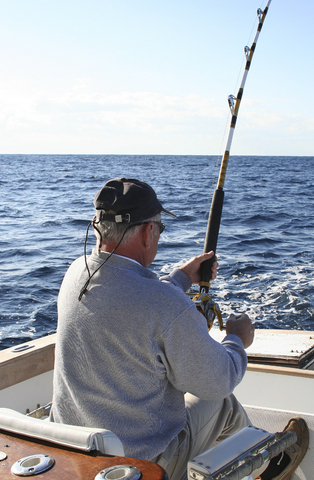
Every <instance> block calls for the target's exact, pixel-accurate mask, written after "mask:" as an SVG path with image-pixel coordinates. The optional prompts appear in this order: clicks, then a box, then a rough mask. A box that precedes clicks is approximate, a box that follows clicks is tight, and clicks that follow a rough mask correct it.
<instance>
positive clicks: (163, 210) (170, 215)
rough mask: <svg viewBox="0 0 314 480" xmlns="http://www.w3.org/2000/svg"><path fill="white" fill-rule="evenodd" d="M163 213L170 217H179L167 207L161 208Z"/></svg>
mask: <svg viewBox="0 0 314 480" xmlns="http://www.w3.org/2000/svg"><path fill="white" fill-rule="evenodd" d="M161 213H165V214H166V215H169V217H172V218H177V216H176V215H175V214H174V213H172V212H169V210H166V209H165V208H162V209H161Z"/></svg>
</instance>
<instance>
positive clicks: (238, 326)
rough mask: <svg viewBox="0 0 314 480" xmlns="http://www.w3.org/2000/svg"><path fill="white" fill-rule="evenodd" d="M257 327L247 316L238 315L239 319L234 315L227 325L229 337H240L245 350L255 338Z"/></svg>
mask: <svg viewBox="0 0 314 480" xmlns="http://www.w3.org/2000/svg"><path fill="white" fill-rule="evenodd" d="M254 330H255V327H254V325H252V322H251V320H250V319H249V317H248V316H247V315H238V316H237V317H236V316H235V315H234V314H233V313H232V314H231V315H230V317H229V320H228V321H227V323H226V333H227V335H229V334H233V335H236V336H237V337H240V338H241V340H242V342H243V345H244V348H248V347H249V346H250V345H251V344H252V342H253V338H254Z"/></svg>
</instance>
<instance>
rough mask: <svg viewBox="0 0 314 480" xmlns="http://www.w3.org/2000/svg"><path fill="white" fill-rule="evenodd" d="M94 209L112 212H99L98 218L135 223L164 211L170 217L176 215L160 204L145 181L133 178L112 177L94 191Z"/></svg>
mask: <svg viewBox="0 0 314 480" xmlns="http://www.w3.org/2000/svg"><path fill="white" fill-rule="evenodd" d="M94 206H95V208H96V210H98V211H102V210H111V211H112V212H114V214H107V213H105V212H99V215H98V219H99V220H108V221H110V222H116V223H121V222H122V223H136V222H141V221H143V220H147V219H148V218H151V217H154V216H155V215H157V214H158V213H165V214H166V215H169V216H170V217H173V218H176V215H175V214H174V213H172V212H169V210H166V209H165V208H163V206H162V205H161V203H160V201H159V200H158V198H157V195H156V193H155V191H154V190H153V189H152V187H150V186H149V185H148V184H147V183H145V182H142V181H141V180H136V179H134V178H124V177H121V178H114V179H112V180H109V181H108V182H106V183H105V185H104V186H103V187H102V188H101V189H100V190H99V191H98V192H97V193H96V195H95V198H94Z"/></svg>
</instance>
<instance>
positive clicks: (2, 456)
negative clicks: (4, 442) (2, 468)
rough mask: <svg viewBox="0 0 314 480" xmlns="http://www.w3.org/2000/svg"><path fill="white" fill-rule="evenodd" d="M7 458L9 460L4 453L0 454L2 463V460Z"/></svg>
mask: <svg viewBox="0 0 314 480" xmlns="http://www.w3.org/2000/svg"><path fill="white" fill-rule="evenodd" d="M6 458H7V454H6V453H4V452H0V462H2V460H5V459H6Z"/></svg>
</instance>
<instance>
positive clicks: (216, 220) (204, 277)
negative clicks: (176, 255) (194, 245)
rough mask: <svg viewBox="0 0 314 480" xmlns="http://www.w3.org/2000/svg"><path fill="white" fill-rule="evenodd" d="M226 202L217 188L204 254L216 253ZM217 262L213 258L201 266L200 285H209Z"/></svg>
mask: <svg viewBox="0 0 314 480" xmlns="http://www.w3.org/2000/svg"><path fill="white" fill-rule="evenodd" d="M223 201H224V191H223V190H222V189H220V188H217V189H216V190H215V191H214V195H213V199H212V204H211V208H210V212H209V217H208V224H207V232H206V238H205V243H204V253H206V252H211V251H213V252H214V253H215V252H216V247H217V241H218V234H219V226H220V220H221V214H222V207H223ZM214 261H215V257H214V256H213V257H212V258H210V259H209V260H206V261H205V262H203V263H202V264H201V282H200V285H201V286H203V285H204V283H205V284H207V283H208V284H209V283H210V280H211V277H212V266H213V263H214Z"/></svg>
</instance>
